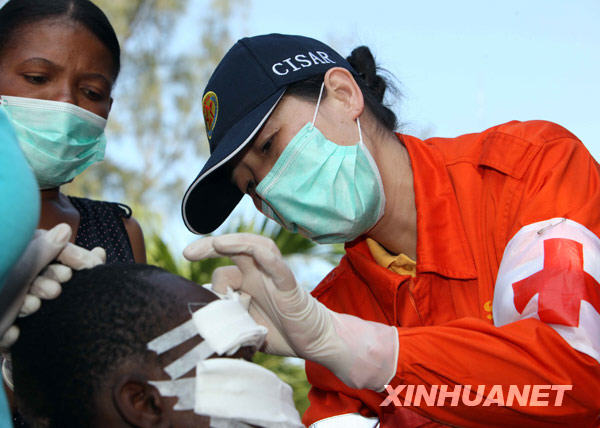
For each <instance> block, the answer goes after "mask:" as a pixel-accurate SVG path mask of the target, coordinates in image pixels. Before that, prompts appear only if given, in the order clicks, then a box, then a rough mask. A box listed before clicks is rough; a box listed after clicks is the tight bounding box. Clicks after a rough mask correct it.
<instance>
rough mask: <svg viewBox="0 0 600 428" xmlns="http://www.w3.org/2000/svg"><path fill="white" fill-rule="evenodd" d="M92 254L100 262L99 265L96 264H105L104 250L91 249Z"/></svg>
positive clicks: (98, 248)
mask: <svg viewBox="0 0 600 428" xmlns="http://www.w3.org/2000/svg"><path fill="white" fill-rule="evenodd" d="M91 252H92V254H93V255H95V256H96V257H97V258H98V260H100V263H97V264H99V265H103V264H104V263H106V250H105V249H104V248H102V247H96V248H92V250H91Z"/></svg>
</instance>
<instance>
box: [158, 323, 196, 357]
mask: <svg viewBox="0 0 600 428" xmlns="http://www.w3.org/2000/svg"><path fill="white" fill-rule="evenodd" d="M197 334H198V329H197V328H196V323H195V322H194V320H193V319H191V320H188V321H186V322H184V323H183V324H181V325H179V326H177V327H175V328H174V329H173V330H169V331H167V332H166V333H165V334H163V335H161V336H158V337H157V338H156V339H153V340H152V341H150V342H148V345H147V347H148V349H150V350H151V351H154V352H156V353H157V354H162V353H163V352H167V351H168V350H169V349H171V348H174V347H175V346H177V345H179V344H181V343H183V342H185V341H186V340H189V339H191V338H192V337H194V336H195V335H197Z"/></svg>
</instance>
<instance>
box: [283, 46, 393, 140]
mask: <svg viewBox="0 0 600 428" xmlns="http://www.w3.org/2000/svg"><path fill="white" fill-rule="evenodd" d="M346 60H347V61H348V62H349V63H350V65H351V66H352V68H354V70H355V71H356V73H357V75H358V76H356V75H355V78H356V83H358V87H359V88H360V90H361V91H362V94H363V97H364V100H365V105H366V107H367V108H368V109H369V111H370V112H371V113H372V114H373V116H374V117H375V119H376V120H377V121H378V123H379V124H380V125H381V126H383V127H384V128H385V129H386V130H388V131H394V130H396V127H397V126H398V121H397V119H396V115H395V114H394V112H393V111H392V110H391V109H390V108H389V107H388V106H386V105H385V104H384V102H383V97H384V95H385V91H386V89H388V88H391V89H392V91H393V92H395V93H398V91H397V89H396V88H395V87H393V85H391V83H390V82H389V81H387V80H386V79H385V78H383V77H382V76H380V75H378V74H377V72H378V71H379V70H380V68H379V67H377V65H376V64H375V59H374V58H373V54H371V51H370V50H369V48H368V47H366V46H359V47H357V48H356V49H354V50H353V51H352V53H351V54H350V56H349V57H347V58H346ZM324 76H325V75H324V74H321V75H318V76H314V77H311V78H309V79H306V80H303V81H301V82H297V83H292V84H291V85H290V86H288V88H287V90H286V94H287V95H296V96H299V97H301V98H305V99H309V100H311V101H316V100H317V98H318V97H319V91H320V90H321V84H322V83H323V79H324ZM323 96H325V92H324V93H323Z"/></svg>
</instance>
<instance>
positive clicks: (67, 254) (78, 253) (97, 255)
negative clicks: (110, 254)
mask: <svg viewBox="0 0 600 428" xmlns="http://www.w3.org/2000/svg"><path fill="white" fill-rule="evenodd" d="M105 257H106V253H105V252H104V250H99V249H96V248H94V250H92V251H89V250H86V249H85V248H82V247H79V246H77V245H74V244H71V243H69V244H67V246H66V247H65V248H64V250H63V251H62V252H61V253H60V254H59V255H58V261H59V262H60V263H62V264H63V265H66V266H69V267H70V268H72V269H75V270H81V269H90V268H93V267H94V266H97V265H101V264H103V263H104V261H105Z"/></svg>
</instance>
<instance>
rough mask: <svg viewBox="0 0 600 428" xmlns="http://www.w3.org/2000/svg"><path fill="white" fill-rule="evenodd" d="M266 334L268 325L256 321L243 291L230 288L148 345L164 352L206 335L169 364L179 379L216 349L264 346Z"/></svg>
mask: <svg viewBox="0 0 600 428" xmlns="http://www.w3.org/2000/svg"><path fill="white" fill-rule="evenodd" d="M266 334H267V329H266V328H265V327H263V326H261V325H258V324H256V322H255V321H254V320H253V319H252V317H251V316H250V314H248V310H247V309H246V307H244V305H243V304H242V303H241V302H240V298H239V295H237V294H236V293H233V292H229V293H228V294H227V295H226V296H224V297H223V298H221V299H219V300H215V301H214V302H211V303H209V304H208V305H206V306H204V307H203V308H201V309H198V310H197V311H195V312H194V313H192V319H191V320H188V321H186V322H184V323H183V324H181V325H179V326H177V327H175V328H174V329H172V330H169V331H168V332H166V333H164V334H162V335H160V336H159V337H157V338H155V339H153V340H152V341H150V342H148V345H147V347H148V349H149V350H151V351H154V352H156V353H157V354H162V353H164V352H167V351H168V350H170V349H172V348H174V347H176V346H179V345H180V344H182V343H183V342H185V341H187V340H189V339H191V338H192V337H194V336H196V335H199V336H201V337H203V338H204V341H203V342H202V343H200V344H199V345H197V346H196V347H195V348H193V349H192V350H191V351H189V352H187V353H186V354H184V355H183V356H182V357H180V358H178V359H177V360H175V361H173V362H172V363H171V364H169V365H168V366H167V367H165V371H166V372H167V374H168V375H169V376H170V377H171V379H177V378H179V377H181V376H183V375H184V374H185V373H187V372H188V371H190V370H191V369H193V368H194V367H195V366H196V364H197V363H198V361H202V360H205V359H206V358H208V357H210V356H211V355H212V354H214V353H217V354H219V355H233V354H234V353H236V352H237V351H238V349H240V347H242V346H254V347H256V348H257V349H258V348H260V347H261V346H262V344H263V342H264V340H265V336H266Z"/></svg>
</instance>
